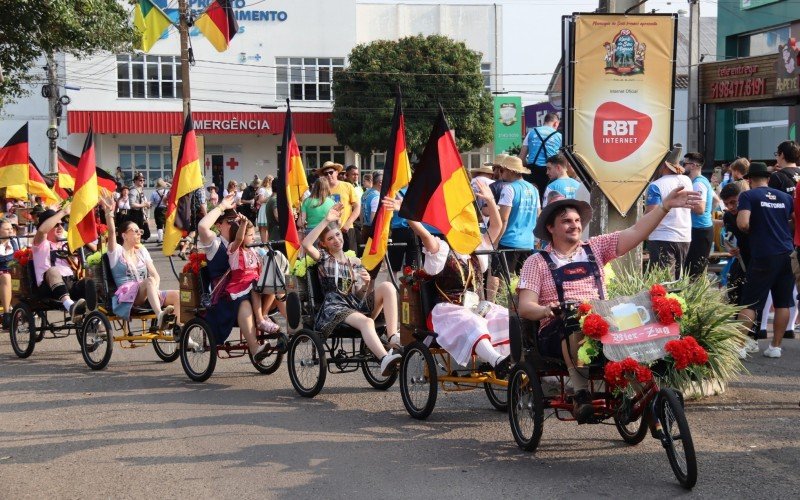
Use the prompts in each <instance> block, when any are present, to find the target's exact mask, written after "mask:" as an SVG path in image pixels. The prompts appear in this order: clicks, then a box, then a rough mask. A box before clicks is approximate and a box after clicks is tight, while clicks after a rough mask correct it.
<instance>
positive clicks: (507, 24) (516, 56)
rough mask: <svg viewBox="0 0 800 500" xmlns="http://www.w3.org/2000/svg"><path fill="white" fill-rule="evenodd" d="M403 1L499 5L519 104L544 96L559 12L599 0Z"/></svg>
mask: <svg viewBox="0 0 800 500" xmlns="http://www.w3.org/2000/svg"><path fill="white" fill-rule="evenodd" d="M363 1H364V2H365V3H393V4H394V3H398V1H397V0H363ZM400 3H406V4H460V5H465V4H466V5H469V4H478V5H486V4H492V3H497V4H498V5H502V7H503V18H502V19H503V27H502V31H503V87H504V89H503V90H505V91H507V92H508V93H509V94H510V95H520V96H522V101H523V103H524V104H535V103H537V102H541V101H544V100H546V98H545V95H544V91H545V90H546V89H547V84H548V83H549V82H550V77H551V75H552V72H553V70H554V69H555V67H556V64H558V60H559V57H560V50H561V16H563V15H566V14H571V13H573V12H591V11H593V10H595V9H596V8H597V5H598V2H597V1H596V0H595V1H592V0H561V1H559V0H496V2H492V1H491V0H437V1H427V0H401V1H400ZM644 7H645V9H646V11H647V12H650V11H651V10H652V9H656V11H657V12H659V13H666V12H678V11H679V10H680V9H683V10H685V11H687V14H686V15H688V10H689V3H688V1H687V0H678V1H666V0H648V1H647V2H646V3H645V4H644ZM700 15H701V16H704V17H705V16H710V17H715V16H716V15H717V2H715V1H712V0H700Z"/></svg>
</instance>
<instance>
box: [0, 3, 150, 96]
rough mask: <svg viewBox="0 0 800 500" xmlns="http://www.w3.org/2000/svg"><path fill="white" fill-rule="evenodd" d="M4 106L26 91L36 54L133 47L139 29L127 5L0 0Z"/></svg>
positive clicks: (0, 91) (81, 54) (78, 54)
mask: <svg viewBox="0 0 800 500" xmlns="http://www.w3.org/2000/svg"><path fill="white" fill-rule="evenodd" d="M0 12H1V13H0V65H2V67H3V72H4V76H5V81H4V82H3V83H2V84H0V108H2V105H3V103H5V102H7V101H8V100H11V99H15V98H18V97H20V96H22V95H23V94H24V88H23V85H24V84H26V83H29V82H30V81H31V80H32V74H31V70H32V69H33V68H34V66H35V64H34V63H35V62H36V59H37V58H38V57H40V56H43V55H45V54H47V53H52V54H56V53H59V52H61V53H65V54H70V55H73V56H75V57H79V58H80V57H86V56H90V55H92V54H94V53H96V52H98V51H103V50H105V51H109V52H129V51H130V50H131V47H132V44H133V42H134V41H135V38H136V34H135V32H134V30H133V28H132V26H131V20H130V16H129V14H128V11H127V10H126V6H124V5H122V4H120V3H119V2H117V1H116V0H36V1H34V0H16V1H12V2H0Z"/></svg>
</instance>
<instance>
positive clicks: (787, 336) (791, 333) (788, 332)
mask: <svg viewBox="0 0 800 500" xmlns="http://www.w3.org/2000/svg"><path fill="white" fill-rule="evenodd" d="M783 338H785V339H793V338H794V330H786V332H785V333H784V334H783Z"/></svg>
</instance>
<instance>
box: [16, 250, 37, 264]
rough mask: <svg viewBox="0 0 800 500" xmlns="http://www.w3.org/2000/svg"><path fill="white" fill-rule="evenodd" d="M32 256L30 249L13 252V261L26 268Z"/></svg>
mask: <svg viewBox="0 0 800 500" xmlns="http://www.w3.org/2000/svg"><path fill="white" fill-rule="evenodd" d="M32 255H33V254H32V253H31V249H30V248H23V249H20V250H17V251H16V252H14V260H16V261H17V262H19V265H20V266H27V265H28V262H30V261H31V256H32Z"/></svg>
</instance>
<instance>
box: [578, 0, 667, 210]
mask: <svg viewBox="0 0 800 500" xmlns="http://www.w3.org/2000/svg"><path fill="white" fill-rule="evenodd" d="M675 27H676V18H675V17H674V16H672V15H669V16H664V15H629V16H623V15H619V16H610V15H589V14H576V15H575V26H574V30H575V31H574V45H575V54H574V65H573V68H574V84H573V105H574V106H573V107H574V111H573V114H572V130H573V144H574V151H575V152H576V153H578V154H579V156H580V160H581V162H582V163H584V166H585V167H586V169H587V170H588V171H589V174H590V175H591V176H592V177H593V178H594V180H595V182H597V184H598V186H599V187H600V189H601V190H602V191H603V193H604V194H605V195H606V197H608V199H609V200H610V201H611V203H612V204H613V205H614V207H615V208H616V209H617V210H618V211H619V212H620V213H621V214H623V215H625V214H626V213H627V212H628V210H630V208H631V207H632V206H633V204H634V203H635V202H636V199H637V198H638V197H639V196H640V195H641V193H642V191H643V190H644V189H645V188H646V187H647V184H648V183H649V182H650V179H651V177H652V176H653V173H654V172H655V170H656V168H657V167H658V165H659V163H660V162H661V160H662V159H663V158H664V156H665V155H666V154H667V152H668V151H669V149H670V147H671V144H670V142H671V139H672V101H673V82H674V80H675V75H674V66H673V59H674V53H675Z"/></svg>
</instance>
